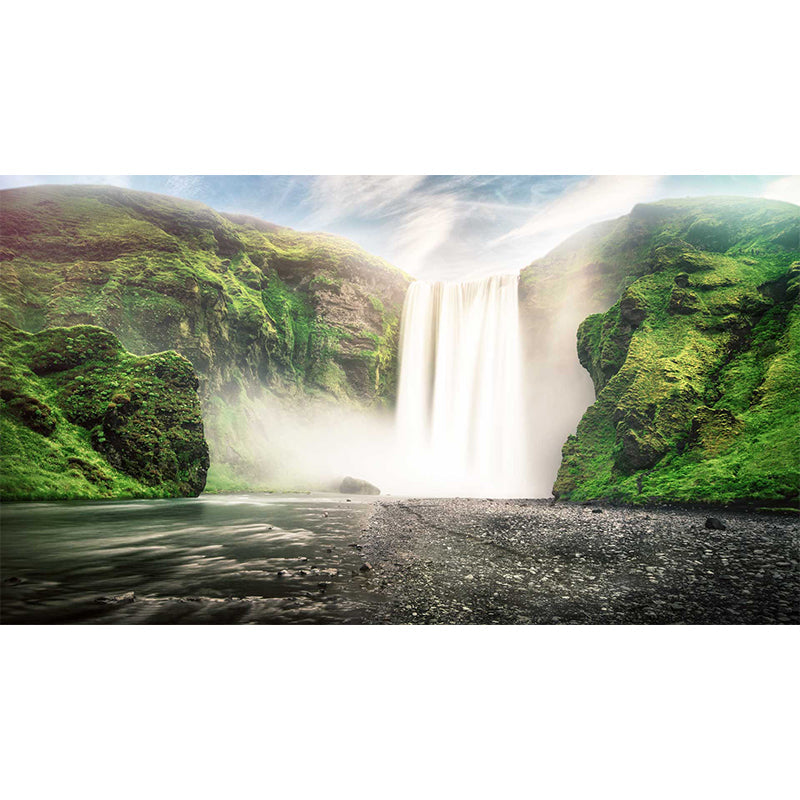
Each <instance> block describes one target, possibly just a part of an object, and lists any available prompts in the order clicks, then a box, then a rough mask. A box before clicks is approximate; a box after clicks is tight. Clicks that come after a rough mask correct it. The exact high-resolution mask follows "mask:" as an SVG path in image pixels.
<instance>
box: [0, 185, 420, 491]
mask: <svg viewBox="0 0 800 800" xmlns="http://www.w3.org/2000/svg"><path fill="white" fill-rule="evenodd" d="M0 214H2V220H3V242H2V247H0V260H2V261H3V264H2V273H0V320H3V321H5V322H8V323H10V324H11V325H14V326H16V327H18V328H21V329H22V330H25V331H29V332H36V331H40V330H42V329H44V328H51V327H54V326H71V325H96V326H99V327H102V328H105V329H107V330H109V331H111V332H112V333H113V334H115V335H116V336H117V337H119V340H120V341H121V342H122V344H123V346H124V347H126V348H127V349H128V350H130V351H131V352H134V353H139V354H146V353H155V352H160V351H163V350H176V351H177V352H179V353H180V354H182V355H183V356H185V357H186V358H187V359H189V361H190V362H191V364H192V366H193V367H194V368H195V370H196V372H197V374H198V376H199V379H200V394H201V400H202V403H203V411H204V416H205V423H206V434H207V436H208V440H209V443H210V446H211V450H212V455H213V458H214V461H215V462H220V463H221V464H226V465H227V466H228V468H229V469H230V470H232V471H234V472H237V471H238V474H239V475H240V478H241V475H242V474H243V473H242V469H240V467H241V465H238V462H228V461H226V458H227V456H226V453H228V448H229V446H230V445H231V444H233V446H234V449H235V450H237V451H238V452H241V453H242V454H243V457H249V456H248V454H247V453H248V442H247V441H246V438H247V433H246V431H247V427H248V419H247V414H248V409H249V408H251V400H252V399H253V398H256V397H258V396H259V395H263V394H264V392H271V391H273V390H274V391H275V393H277V394H279V395H280V396H282V397H286V398H291V399H292V401H295V400H297V399H301V398H305V397H308V398H323V399H324V398H329V399H330V400H331V401H332V402H346V403H350V404H354V405H375V404H378V405H385V404H387V403H391V402H392V401H393V398H394V392H395V378H394V373H395V371H396V362H397V332H398V327H399V316H400V311H401V308H402V302H403V298H404V295H405V289H406V286H407V284H408V282H409V278H408V277H407V276H406V275H404V274H403V273H402V272H400V271H399V270H397V269H396V268H394V267H392V266H391V265H390V264H388V263H387V262H385V261H383V260H382V259H380V258H377V257H375V256H372V255H370V254H368V253H366V252H365V251H363V250H362V249H361V248H359V247H357V246H356V245H355V244H353V243H352V242H349V241H347V240H346V239H342V238H340V237H337V236H332V235H329V234H321V233H320V234H310V233H300V232H297V231H293V230H291V229H289V228H281V227H278V226H275V225H271V224H269V223H265V222H263V221H261V220H257V219H253V218H251V217H245V216H241V215H233V214H228V215H225V214H218V213H217V212H215V211H213V210H212V209H210V208H208V207H207V206H204V205H202V204H200V203H194V202H189V201H184V200H178V199H176V198H171V197H165V196H160V195H153V194H147V193H144V192H133V191H129V190H125V189H118V188H114V187H91V186H47V187H34V188H26V189H13V190H7V191H3V192H0ZM365 332H366V334H368V335H366V336H365V335H364V333H365ZM215 399H219V400H220V401H221V402H219V403H218V402H214V400H215ZM222 407H224V408H225V412H224V413H225V420H224V421H223V419H222V416H221V414H222ZM231 417H234V418H235V421H231ZM253 455H254V457H255V454H253ZM237 465H238V466H237Z"/></svg>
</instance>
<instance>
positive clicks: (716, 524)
mask: <svg viewBox="0 0 800 800" xmlns="http://www.w3.org/2000/svg"><path fill="white" fill-rule="evenodd" d="M706 528H708V530H710V531H724V530H726V528H725V523H724V522H723V521H722V520H721V519H717V518H716V517H709V518H708V519H707V520H706Z"/></svg>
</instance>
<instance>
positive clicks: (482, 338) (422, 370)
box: [397, 275, 529, 497]
mask: <svg viewBox="0 0 800 800" xmlns="http://www.w3.org/2000/svg"><path fill="white" fill-rule="evenodd" d="M518 280H519V276H518V275H493V276H491V277H488V278H485V279H482V280H475V281H465V282H461V283H427V282H425V281H415V282H414V283H412V284H411V286H410V287H409V290H408V294H407V295H406V301H405V306H404V307H403V318H402V323H401V329H400V383H399V388H398V400H397V435H398V440H399V441H398V443H399V447H400V451H401V453H402V454H403V455H402V458H403V460H404V466H405V470H404V472H405V474H406V476H407V479H408V486H409V490H411V491H413V492H414V493H418V494H426V495H458V496H483V497H493V496H494V497H521V496H525V495H526V494H527V493H528V490H529V487H528V485H527V483H528V482H527V474H528V465H527V457H526V441H527V435H526V430H525V422H524V405H523V400H522V363H521V362H522V353H521V346H520V330H519V307H518V306H519V302H518V293H517V284H518Z"/></svg>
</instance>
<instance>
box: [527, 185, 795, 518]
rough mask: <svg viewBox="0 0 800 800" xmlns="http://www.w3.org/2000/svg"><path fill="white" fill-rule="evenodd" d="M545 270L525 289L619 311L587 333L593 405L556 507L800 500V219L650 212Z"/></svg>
mask: <svg viewBox="0 0 800 800" xmlns="http://www.w3.org/2000/svg"><path fill="white" fill-rule="evenodd" d="M543 261H544V263H543V264H542V265H540V266H538V267H537V265H534V266H533V267H532V268H529V269H530V270H531V272H532V273H534V274H529V275H528V276H523V285H525V284H527V287H528V288H527V290H524V292H525V291H527V292H528V293H529V295H532V296H533V297H534V298H542V297H546V296H547V292H553V291H556V289H555V288H554V287H557V286H563V285H564V282H566V283H567V284H572V285H573V286H579V287H580V291H581V292H582V293H583V296H584V297H585V298H586V300H585V302H587V303H590V304H594V305H595V306H599V307H603V306H605V307H608V305H610V308H608V309H607V310H604V311H603V312H602V313H597V314H593V315H591V316H589V317H588V318H587V319H585V320H584V321H583V322H582V324H581V325H580V327H579V329H578V332H577V347H578V354H579V358H580V361H581V364H582V365H583V366H584V367H585V369H586V370H587V371H588V373H589V374H590V375H591V377H592V381H593V383H594V387H595V393H596V400H595V403H594V404H593V405H592V406H591V407H590V408H589V409H588V410H587V411H586V413H585V414H584V416H583V418H582V419H581V421H580V424H579V425H578V428H577V432H576V433H575V435H572V436H570V437H569V438H568V439H567V442H566V444H565V445H564V448H563V460H562V463H561V467H560V469H559V472H558V477H557V480H556V483H555V487H554V493H555V494H556V496H558V497H562V498H567V499H572V500H587V499H598V498H606V499H612V500H620V501H628V502H644V501H654V500H668V501H713V502H720V501H721V502H761V503H764V504H787V503H793V504H796V502H797V498H798V487H799V486H800V441H799V439H798V436H799V431H800V403H798V386H800V310H798V286H799V285H800V208H798V207H797V206H794V205H791V204H788V203H780V202H773V201H767V200H745V199H741V198H704V199H697V200H679V201H672V200H670V201H663V202H659V203H654V204H649V205H640V206H637V207H635V208H634V209H633V211H632V212H631V214H629V215H628V216H626V217H623V218H621V219H619V220H616V221H613V222H609V223H603V224H602V225H599V226H595V227H594V228H591V229H589V230H588V231H586V232H584V233H583V234H580V235H579V236H577V237H573V239H572V240H570V241H568V242H566V243H565V244H564V245H562V246H561V247H560V248H557V250H556V251H554V252H553V253H552V254H551V255H550V256H549V257H548V258H547V259H546V260H543ZM537 273H538V274H537ZM526 278H527V280H526ZM524 292H523V293H524Z"/></svg>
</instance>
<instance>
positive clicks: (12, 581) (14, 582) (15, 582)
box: [3, 575, 25, 586]
mask: <svg viewBox="0 0 800 800" xmlns="http://www.w3.org/2000/svg"><path fill="white" fill-rule="evenodd" d="M3 583H4V584H5V585H6V586H19V584H20V583H25V579H24V578H18V577H17V576H16V575H12V576H11V577H10V578H6V579H5V580H4V581H3Z"/></svg>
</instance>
